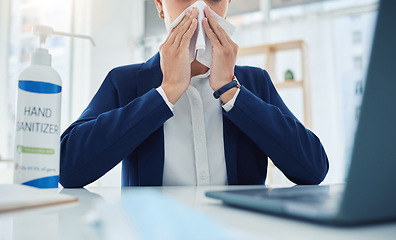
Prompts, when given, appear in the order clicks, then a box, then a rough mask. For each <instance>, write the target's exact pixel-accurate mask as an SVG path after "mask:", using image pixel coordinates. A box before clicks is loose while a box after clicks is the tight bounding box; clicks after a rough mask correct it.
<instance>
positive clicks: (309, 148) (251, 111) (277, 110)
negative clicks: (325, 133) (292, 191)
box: [224, 69, 329, 184]
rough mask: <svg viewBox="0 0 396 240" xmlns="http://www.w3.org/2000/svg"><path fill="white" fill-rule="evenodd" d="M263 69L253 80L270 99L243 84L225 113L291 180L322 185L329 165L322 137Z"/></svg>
mask: <svg viewBox="0 0 396 240" xmlns="http://www.w3.org/2000/svg"><path fill="white" fill-rule="evenodd" d="M260 71H262V74H260V75H261V76H262V77H260V78H262V79H253V81H254V84H253V85H254V86H258V85H257V84H258V82H260V83H262V85H264V87H262V88H265V89H263V90H262V92H266V94H265V95H267V97H266V101H267V102H266V101H264V100H263V99H262V98H260V97H258V96H256V95H255V94H254V93H252V91H250V90H249V89H248V88H246V87H244V86H242V87H241V91H240V92H239V95H238V97H237V99H236V101H235V104H234V107H233V108H232V109H231V110H230V111H229V112H224V115H225V116H226V117H227V118H229V119H230V120H231V121H232V122H233V123H234V124H235V125H236V126H238V127H239V129H240V130H241V131H242V132H243V133H245V134H246V135H247V136H248V137H249V138H251V139H252V140H253V141H254V142H255V144H256V145H257V146H258V147H259V148H260V149H261V150H262V151H263V152H265V153H266V155H267V156H269V157H270V158H271V160H272V161H273V163H274V164H275V166H277V167H278V168H279V169H280V170H281V171H282V172H283V173H284V174H285V176H286V177H287V178H288V179H289V180H291V181H293V182H294V183H296V184H319V183H320V182H322V181H323V179H324V178H325V176H326V174H327V172H328V168H329V163H328V159H327V155H326V152H325V150H324V148H323V146H322V144H321V142H320V140H319V138H318V137H317V136H316V135H315V134H314V133H312V132H311V131H310V130H308V129H306V128H305V127H304V125H303V124H302V123H301V122H300V121H299V120H298V119H297V118H296V117H295V116H294V115H293V114H292V113H291V111H290V110H289V109H288V108H287V106H286V105H285V103H284V102H283V101H282V99H281V97H280V96H279V94H278V92H277V91H276V89H275V87H274V85H273V84H272V81H271V79H270V77H269V75H268V73H267V72H266V71H264V70H261V69H260ZM255 77H257V76H255ZM239 80H240V81H242V80H243V79H239ZM252 90H253V89H252ZM257 95H261V94H257Z"/></svg>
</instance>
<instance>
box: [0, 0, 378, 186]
mask: <svg viewBox="0 0 396 240" xmlns="http://www.w3.org/2000/svg"><path fill="white" fill-rule="evenodd" d="M223 1H224V0H223ZM377 8H378V0H232V1H231V4H230V7H229V11H228V15H227V20H229V21H230V22H232V23H233V24H234V25H236V26H237V27H238V31H237V32H236V33H235V34H234V36H233V37H232V38H233V40H234V41H235V42H236V43H237V44H238V45H239V46H240V52H241V53H245V54H243V56H241V57H240V58H239V59H238V64H243V65H246V64H247V65H254V66H258V67H264V68H270V69H268V70H269V71H270V74H271V77H272V78H273V80H274V81H276V82H277V88H278V91H279V92H280V94H281V96H282V97H283V99H284V100H285V102H286V103H287V105H288V106H289V108H290V109H291V110H292V111H293V112H294V114H295V115H296V116H297V117H298V118H299V119H300V120H301V121H302V122H304V123H306V124H307V127H308V128H310V129H312V130H313V131H314V132H315V133H316V134H317V135H318V136H319V138H320V139H321V141H322V143H323V145H324V147H325V149H326V151H327V154H328V157H329V161H330V171H329V173H328V175H327V177H326V179H325V181H324V183H338V182H343V181H345V175H346V173H347V170H348V165H349V160H348V159H349V156H350V150H351V147H352V146H351V143H352V140H353V136H354V129H355V126H356V120H357V117H358V115H359V106H360V99H361V96H362V93H363V90H364V76H365V72H366V68H367V65H368V61H369V56H370V45H371V40H372V36H373V29H374V24H375V18H376V13H377ZM35 24H42V25H48V26H51V27H53V28H54V29H56V30H58V31H63V32H74V33H79V34H87V35H91V36H92V37H93V38H94V40H95V42H96V45H97V46H96V47H92V46H91V44H90V42H89V41H85V40H80V39H76V40H73V39H69V38H64V37H56V36H54V37H52V38H50V39H48V40H47V44H46V46H47V48H48V49H49V50H50V53H51V54H52V57H53V61H52V65H53V67H54V68H55V69H56V70H57V71H58V72H59V73H60V75H61V77H62V80H63V96H62V120H61V128H62V132H63V130H65V129H66V128H67V127H68V125H70V124H71V123H72V122H73V121H75V120H76V119H77V118H78V117H79V115H80V114H81V112H82V111H83V110H84V108H85V107H86V106H87V104H88V103H89V101H90V99H91V98H92V97H93V95H94V94H95V92H96V91H97V89H98V88H99V86H100V84H101V83H102V81H103V79H104V78H105V76H106V74H107V73H108V72H109V71H110V70H111V69H112V68H114V67H116V66H120V65H126V64H133V63H139V62H142V61H146V60H147V59H148V58H150V57H151V56H152V55H154V54H155V53H156V52H157V51H158V47H159V45H160V44H161V43H162V41H163V40H164V39H165V37H166V30H165V26H164V24H163V22H162V20H161V19H159V17H158V13H157V10H156V8H155V4H154V0H112V1H108V0H0V126H1V127H0V183H11V182H12V174H13V162H12V159H13V154H14V153H13V151H14V146H13V144H14V139H13V138H14V120H15V104H16V102H15V100H16V86H17V81H18V75H19V74H20V73H21V72H22V71H23V69H25V68H26V67H27V66H28V65H29V60H30V55H29V54H30V53H31V52H32V51H33V49H34V48H35V47H37V46H38V43H39V41H38V38H37V37H35V36H33V35H32V34H31V32H30V31H31V27H32V26H33V25H35ZM296 43H297V45H296ZM253 46H259V47H257V48H253V50H252V48H251V47H253ZM302 46H303V47H302ZM282 48H283V49H282ZM249 49H250V50H249ZM255 49H256V50H257V49H261V50H263V52H261V50H260V51H257V52H255ZM284 49H287V50H284ZM252 51H253V53H252ZM270 54H272V55H271V56H272V57H268V56H269V55H270ZM269 61H271V64H270V63H269ZM290 73H292V76H291V75H290ZM285 78H287V79H289V80H285ZM290 79H291V80H290ZM304 99H305V100H306V102H304ZM269 170H270V178H269V179H268V180H267V183H271V184H287V183H288V180H287V179H286V178H285V177H284V176H283V175H282V174H281V173H280V172H279V171H278V170H277V169H276V168H275V167H273V166H270V169H269ZM120 174H121V171H120V165H118V166H116V167H115V168H114V169H113V170H112V171H110V172H109V173H107V174H106V175H105V176H104V177H102V178H101V179H99V180H98V181H96V182H95V183H93V184H92V185H97V186H119V185H120V182H121V181H120Z"/></svg>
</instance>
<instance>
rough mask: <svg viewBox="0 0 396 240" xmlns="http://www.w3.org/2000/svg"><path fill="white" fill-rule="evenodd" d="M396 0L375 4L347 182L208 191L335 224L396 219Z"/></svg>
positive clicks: (233, 202)
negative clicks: (364, 84)
mask: <svg viewBox="0 0 396 240" xmlns="http://www.w3.org/2000/svg"><path fill="white" fill-rule="evenodd" d="M395 13H396V1H394V0H382V1H380V5H379V12H378V17H377V23H376V29H375V35H374V41H373V45H372V49H371V57H370V63H369V68H368V71H367V75H366V87H365V91H364V93H363V100H362V105H361V112H360V116H359V121H358V125H357V129H356V134H355V139H354V144H353V150H352V159H351V165H350V168H349V172H348V175H347V180H346V183H345V184H341V185H329V186H312V185H308V186H294V187H290V188H265V187H263V188H258V189H257V188H255V189H249V190H228V191H216V192H215V191H211V192H206V196H208V197H210V198H215V199H220V200H222V201H223V203H225V204H228V205H232V206H237V207H242V208H246V209H251V210H258V211H262V212H266V213H272V214H276V215H282V216H287V217H294V218H300V219H305V220H309V221H314V222H318V223H324V224H333V225H359V224H370V223H378V222H385V221H396V28H395V27H394V25H393V24H394V23H396V14H395Z"/></svg>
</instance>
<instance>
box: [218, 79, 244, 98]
mask: <svg viewBox="0 0 396 240" xmlns="http://www.w3.org/2000/svg"><path fill="white" fill-rule="evenodd" d="M234 87H237V88H239V87H240V85H239V83H238V81H237V80H236V78H235V77H234V79H233V80H232V81H231V82H229V83H227V84H226V85H224V86H222V87H221V88H220V89H219V90H217V91H215V92H214V93H213V97H214V98H216V99H218V98H219V97H220V96H221V95H222V94H223V93H225V92H227V91H228V90H230V89H231V88H234Z"/></svg>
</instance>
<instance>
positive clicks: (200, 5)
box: [166, 1, 236, 68]
mask: <svg viewBox="0 0 396 240" xmlns="http://www.w3.org/2000/svg"><path fill="white" fill-rule="evenodd" d="M205 6H207V5H206V3H205V2H204V1H197V2H195V3H194V4H192V5H191V6H189V7H188V8H186V9H185V10H184V11H183V12H182V13H181V14H180V15H179V16H178V17H177V18H176V19H175V20H174V21H173V22H172V23H171V24H170V25H169V26H168V25H167V26H166V28H167V31H168V34H170V32H171V31H172V29H174V28H175V27H176V26H177V25H178V24H179V23H180V22H181V21H182V20H183V17H184V16H185V15H186V14H187V13H188V11H189V10H190V9H191V8H192V7H195V8H196V9H197V10H198V18H197V20H198V26H197V28H196V30H195V33H194V35H193V36H192V38H191V42H190V46H189V51H190V63H191V62H193V61H194V59H195V58H196V59H197V61H198V62H200V63H202V64H203V65H205V66H206V67H208V68H210V66H211V61H212V44H211V42H210V40H209V38H208V36H207V35H206V33H205V30H204V28H203V26H202V20H203V19H204V18H205V13H204V8H205ZM210 12H211V13H212V16H213V17H214V18H215V19H216V21H217V23H218V24H219V25H220V27H222V28H223V30H224V31H225V32H226V33H227V34H228V35H229V36H230V35H232V34H233V33H234V32H235V29H236V28H235V26H234V25H232V24H231V23H230V22H228V21H227V20H225V19H224V18H222V17H221V16H219V15H217V14H216V13H215V12H214V11H213V10H211V9H210Z"/></svg>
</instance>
